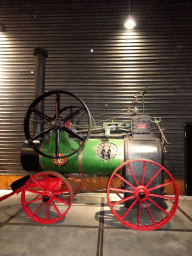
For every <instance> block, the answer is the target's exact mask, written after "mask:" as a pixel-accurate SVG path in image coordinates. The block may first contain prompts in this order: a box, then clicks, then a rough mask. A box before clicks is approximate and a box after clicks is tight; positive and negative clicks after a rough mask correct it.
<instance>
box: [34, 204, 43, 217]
mask: <svg viewBox="0 0 192 256" xmlns="http://www.w3.org/2000/svg"><path fill="white" fill-rule="evenodd" d="M43 204H44V202H42V203H41V204H40V205H39V207H38V208H37V210H36V211H35V212H34V215H36V214H37V213H38V211H39V210H40V209H41V207H42V206H43Z"/></svg>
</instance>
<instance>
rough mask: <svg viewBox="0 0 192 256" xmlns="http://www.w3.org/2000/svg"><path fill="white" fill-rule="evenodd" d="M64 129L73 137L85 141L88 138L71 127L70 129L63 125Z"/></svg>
mask: <svg viewBox="0 0 192 256" xmlns="http://www.w3.org/2000/svg"><path fill="white" fill-rule="evenodd" d="M62 130H64V131H65V132H67V133H69V134H70V135H72V136H73V137H75V138H77V139H79V140H81V141H83V142H84V141H85V140H86V139H85V138H84V137H82V136H81V135H79V134H77V133H76V132H74V131H72V130H71V129H69V128H67V127H62Z"/></svg>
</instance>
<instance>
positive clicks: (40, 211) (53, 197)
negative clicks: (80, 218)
mask: <svg viewBox="0 0 192 256" xmlns="http://www.w3.org/2000/svg"><path fill="white" fill-rule="evenodd" d="M51 179H55V181H54V182H53V185H51V186H50V184H48V183H49V182H48V180H51ZM45 182H46V184H43V183H45ZM54 187H55V188H54ZM58 187H60V188H59V189H58ZM27 193H30V197H31V196H34V197H33V198H32V199H30V200H27ZM63 195H64V196H63ZM71 203H72V189H71V186H70V184H69V182H68V181H67V179H65V177H63V176H62V175H61V174H59V173H56V172H41V173H39V174H36V175H34V176H33V177H31V178H30V179H29V180H28V181H27V182H26V184H25V186H24V188H23V190H22V193H21V204H22V207H23V210H24V212H25V213H26V214H27V215H28V217H29V218H30V219H32V220H33V221H35V222H37V223H40V224H53V223H55V222H58V221H59V220H61V219H63V218H64V217H65V215H66V214H67V213H68V211H69V209H70V207H71ZM62 208H63V209H62ZM42 215H43V216H44V217H42Z"/></svg>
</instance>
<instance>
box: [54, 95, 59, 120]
mask: <svg viewBox="0 0 192 256" xmlns="http://www.w3.org/2000/svg"><path fill="white" fill-rule="evenodd" d="M55 115H56V120H58V119H59V116H60V93H56V102H55Z"/></svg>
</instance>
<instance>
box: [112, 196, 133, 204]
mask: <svg viewBox="0 0 192 256" xmlns="http://www.w3.org/2000/svg"><path fill="white" fill-rule="evenodd" d="M134 198H135V196H129V197H126V198H123V199H122V200H120V201H116V202H115V203H112V204H111V205H112V206H114V205H116V204H121V203H124V202H126V201H129V200H131V199H134Z"/></svg>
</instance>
